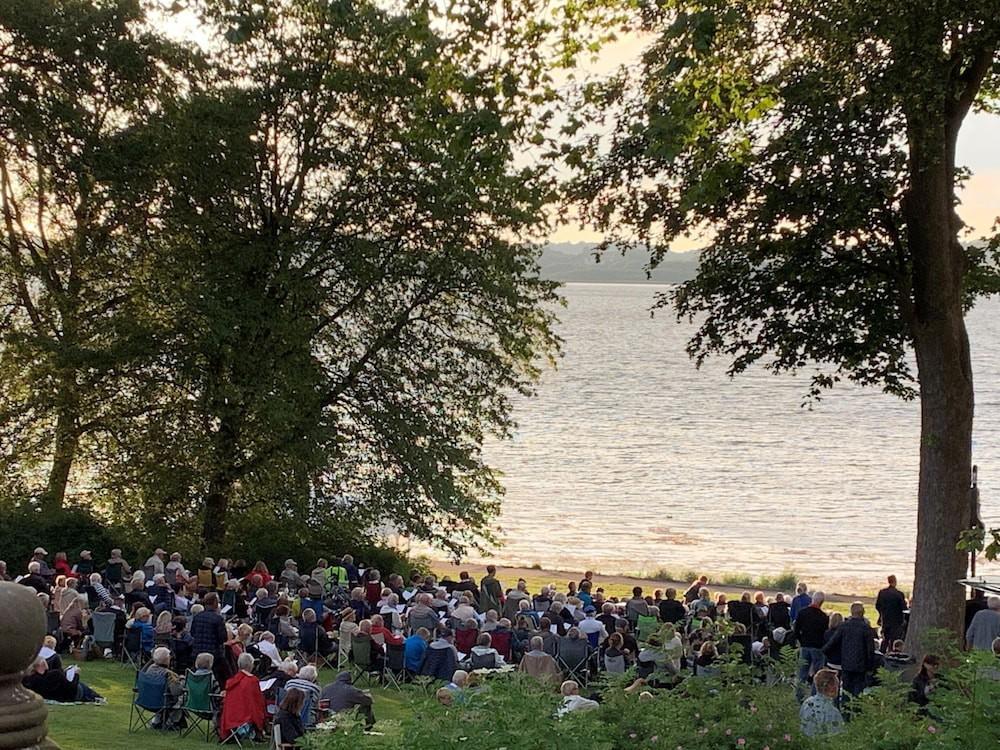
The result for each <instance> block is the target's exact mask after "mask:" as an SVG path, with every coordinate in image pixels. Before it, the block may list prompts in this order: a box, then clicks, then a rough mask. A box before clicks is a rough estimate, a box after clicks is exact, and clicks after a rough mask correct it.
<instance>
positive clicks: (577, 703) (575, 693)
mask: <svg viewBox="0 0 1000 750" xmlns="http://www.w3.org/2000/svg"><path fill="white" fill-rule="evenodd" d="M559 692H560V693H562V697H563V700H562V705H561V706H560V707H559V708H558V709H557V710H556V716H560V717H561V716H565V715H566V714H569V713H572V712H574V711H593V710H594V709H595V708H598V707H599V706H600V704H599V703H598V702H597V701H592V700H590V698H584V697H583V696H582V695H580V686H579V685H578V684H577V683H576V681H575V680H566V681H565V682H564V683H563V684H562V685H560V686H559Z"/></svg>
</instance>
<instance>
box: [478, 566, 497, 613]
mask: <svg viewBox="0 0 1000 750" xmlns="http://www.w3.org/2000/svg"><path fill="white" fill-rule="evenodd" d="M479 606H480V608H481V609H482V611H483V612H489V611H490V610H491V609H495V610H496V611H497V612H500V611H501V610H502V608H503V586H501V585H500V581H499V580H498V579H497V566H496V565H487V566H486V575H485V576H483V580H481V581H480V582H479Z"/></svg>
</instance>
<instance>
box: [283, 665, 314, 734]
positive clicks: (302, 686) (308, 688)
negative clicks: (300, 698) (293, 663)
mask: <svg viewBox="0 0 1000 750" xmlns="http://www.w3.org/2000/svg"><path fill="white" fill-rule="evenodd" d="M317 674H318V673H317V671H316V667H314V666H313V665H312V664H307V665H306V666H304V667H302V669H300V670H299V673H298V675H296V676H295V677H294V678H292V679H291V680H289V681H288V682H286V683H285V690H286V691H287V690H293V689H294V690H301V691H302V694H303V695H305V696H306V702H307V703H308V704H309V716H308V720H307V721H306V722H304V723H305V725H306V726H307V727H311V726H313V725H314V724H315V723H316V716H317V712H318V710H319V698H320V687H319V685H317V684H316V677H317Z"/></svg>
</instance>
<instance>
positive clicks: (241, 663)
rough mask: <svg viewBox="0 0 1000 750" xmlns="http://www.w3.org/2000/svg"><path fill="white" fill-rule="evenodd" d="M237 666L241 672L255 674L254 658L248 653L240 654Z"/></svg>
mask: <svg viewBox="0 0 1000 750" xmlns="http://www.w3.org/2000/svg"><path fill="white" fill-rule="evenodd" d="M236 666H237V667H238V668H239V670H240V671H241V672H253V657H252V656H251V655H250V654H247V653H242V654H240V656H239V658H238V659H237V660H236Z"/></svg>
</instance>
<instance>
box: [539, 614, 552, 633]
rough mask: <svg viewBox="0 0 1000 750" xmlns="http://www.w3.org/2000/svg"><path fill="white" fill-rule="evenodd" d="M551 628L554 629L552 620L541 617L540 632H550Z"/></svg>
mask: <svg viewBox="0 0 1000 750" xmlns="http://www.w3.org/2000/svg"><path fill="white" fill-rule="evenodd" d="M551 627H552V620H550V619H549V618H548V617H540V618H538V629H539V630H548V629H549V628H551Z"/></svg>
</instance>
